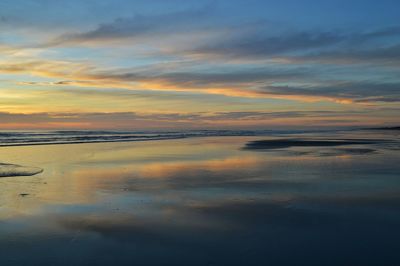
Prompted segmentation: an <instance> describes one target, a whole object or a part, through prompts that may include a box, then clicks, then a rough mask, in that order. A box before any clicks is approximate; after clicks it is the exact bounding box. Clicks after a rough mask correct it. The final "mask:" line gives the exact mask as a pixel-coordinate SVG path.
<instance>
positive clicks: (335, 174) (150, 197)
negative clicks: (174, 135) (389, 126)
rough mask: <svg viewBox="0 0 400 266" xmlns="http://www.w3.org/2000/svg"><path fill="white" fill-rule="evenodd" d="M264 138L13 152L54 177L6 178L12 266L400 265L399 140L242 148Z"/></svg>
mask: <svg viewBox="0 0 400 266" xmlns="http://www.w3.org/2000/svg"><path fill="white" fill-rule="evenodd" d="M367 137H370V136H367ZM378 137H382V136H378ZM387 138H388V139H392V138H393V135H390V136H387ZM396 138H397V137H396ZM255 139H260V138H259V137H258V138H249V137H228V138H194V139H183V140H171V141H154V142H143V143H104V144H82V145H58V146H42V147H9V148H2V149H1V151H2V153H1V154H0V161H2V162H10V163H20V164H23V165H34V166H40V167H43V168H44V169H45V172H44V173H42V174H40V175H37V176H32V177H13V178H3V179H0V217H1V221H0V236H1V237H0V255H1V257H0V261H1V265H24V264H25V265H35V264H46V263H47V264H52V265H53V264H57V265H80V264H85V263H86V264H87V263H88V262H90V263H91V264H92V265H96V264H103V265H111V264H114V265H123V264H126V265H134V264H135V263H136V264H139V265H142V264H143V263H144V262H146V263H147V264H156V265H160V264H161V265H162V264H172V265H174V264H179V263H180V264H183V265H196V264H199V265H221V264H228V265H233V264H237V265H266V264H268V263H271V264H274V265H278V264H279V265H281V264H287V265H293V264H296V263H298V262H299V261H301V262H304V263H305V264H306V265H330V264H331V265H338V264H340V265H350V264H351V265H368V264H381V262H382V261H385V263H386V262H387V263H386V264H397V263H399V262H400V256H399V255H397V254H396V253H397V246H398V245H397V243H398V239H399V237H400V229H398V225H399V224H400V214H399V212H398V210H399V207H400V196H399V195H400V194H399V189H400V182H399V178H398V173H399V172H400V171H399V170H400V165H399V162H400V160H399V159H400V156H399V152H398V150H396V149H395V147H396V145H397V144H396V143H394V144H393V143H392V144H391V146H390V147H389V148H388V147H384V146H382V147H379V145H368V146H363V147H357V146H351V147H350V148H353V149H358V148H369V149H373V150H374V152H373V153H366V154H363V153H360V154H354V153H352V152H350V153H348V154H346V153H343V152H340V153H336V152H334V150H335V149H337V148H338V147H332V148H329V147H328V148H327V147H324V148H315V147H307V148H305V149H302V148H299V147H296V148H293V149H289V150H286V151H281V150H277V151H268V152H264V151H249V150H243V149H241V148H242V147H243V146H244V144H245V143H246V142H248V141H250V140H255ZM397 139H398V138H397ZM397 147H398V145H397ZM339 148H340V147H339ZM346 148H347V147H346ZM295 151H296V152H295ZM305 151H307V152H305ZM332 151H333V152H332ZM22 152H23V153H22ZM321 152H328V155H329V156H325V155H326V154H325V155H321ZM329 152H330V153H329ZM20 193H28V194H29V195H28V196H26V197H21V196H20Z"/></svg>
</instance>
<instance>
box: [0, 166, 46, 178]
mask: <svg viewBox="0 0 400 266" xmlns="http://www.w3.org/2000/svg"><path fill="white" fill-rule="evenodd" d="M41 172H43V169H42V168H39V167H32V166H22V165H18V164H6V163H0V177H8V176H32V175H36V174H39V173H41Z"/></svg>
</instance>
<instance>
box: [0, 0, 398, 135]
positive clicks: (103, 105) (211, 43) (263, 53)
mask: <svg viewBox="0 0 400 266" xmlns="http://www.w3.org/2000/svg"><path fill="white" fill-rule="evenodd" d="M399 10H400V2H399V1H397V0H381V1H375V0H353V1H348V0H334V1H333V0H330V1H328V0H303V1H298V0H226V1H223V0H221V1H218V0H215V1H206V0H205V1H198V0H197V1H189V0H180V1H179V0H152V1H148V0H144V1H141V0H135V1H128V0H69V1H54V0H2V1H0V129H72V128H73V129H77V128H79V129H161V128H163V129H171V128H174V129H176V128H179V129H191V128H263V129H268V128H303V127H343V126H344V127H348V126H372V125H397V124H399V123H400V116H399V111H400V20H399V14H398V12H399Z"/></svg>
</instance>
